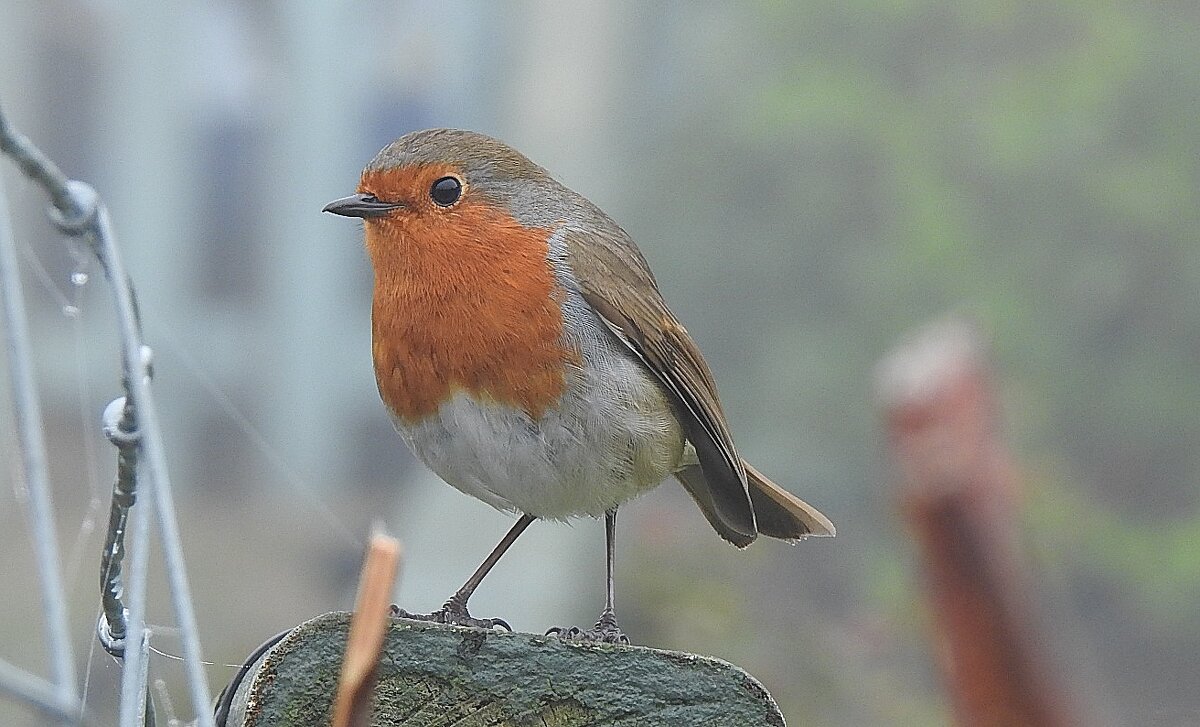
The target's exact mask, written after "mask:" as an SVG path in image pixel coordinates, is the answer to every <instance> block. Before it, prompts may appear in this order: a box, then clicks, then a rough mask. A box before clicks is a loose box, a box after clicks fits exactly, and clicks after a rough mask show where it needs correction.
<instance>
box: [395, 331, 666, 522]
mask: <svg viewBox="0 0 1200 727" xmlns="http://www.w3.org/2000/svg"><path fill="white" fill-rule="evenodd" d="M593 320H594V323H595V325H594V326H587V327H586V328H583V329H578V330H576V335H575V339H576V340H573V341H572V343H574V344H575V345H576V349H577V350H578V351H579V352H580V354H581V358H582V360H583V366H582V367H576V368H572V370H571V371H569V372H568V376H567V388H566V391H565V392H564V393H563V395H562V398H561V399H560V401H559V403H558V405H557V406H556V407H552V408H551V409H549V410H548V411H547V412H546V413H545V414H544V415H543V416H542V417H541V418H540V419H536V420H535V419H532V418H531V417H530V416H529V415H528V414H526V413H525V412H524V411H522V410H520V409H517V408H513V407H510V406H505V405H499V404H496V403H494V402H487V401H478V400H476V399H474V398H472V397H471V396H469V395H468V394H466V393H464V392H459V393H457V394H456V395H455V396H454V397H453V398H451V399H450V400H449V401H447V402H446V403H444V404H442V406H441V407H440V408H439V409H438V411H437V413H436V414H433V415H431V416H429V417H427V418H426V419H423V420H422V421H420V422H418V423H416V424H407V423H405V422H403V421H400V420H398V419H397V420H396V428H397V430H398V431H399V432H400V434H401V436H403V437H404V439H405V440H406V441H407V442H408V444H409V446H410V447H412V450H413V452H415V453H416V455H417V457H419V458H420V459H421V460H422V461H423V462H425V464H426V465H428V466H429V468H430V469H432V470H433V471H434V472H436V473H437V474H438V475H439V476H440V477H441V478H442V479H444V480H445V481H446V482H448V483H450V484H451V485H453V486H454V487H456V488H457V489H459V490H461V491H462V492H465V493H467V494H468V495H471V496H473V497H477V498H479V499H480V500H483V501H484V502H486V503H488V504H489V505H492V506H493V507H496V508H499V509H502V510H515V511H518V512H523V513H528V514H530V515H534V516H536V517H539V518H546V519H565V518H568V517H571V516H575V515H591V516H600V515H602V514H603V513H604V511H605V510H608V509H610V508H613V507H615V506H617V505H619V504H620V503H622V502H624V501H626V500H628V499H630V498H631V497H633V496H635V495H637V494H638V493H640V492H642V491H644V490H646V489H649V488H651V487H654V486H656V485H658V484H659V483H661V482H662V481H663V480H664V479H665V478H666V477H668V476H669V475H670V474H671V473H673V472H675V471H676V470H677V469H679V465H680V460H681V458H682V456H683V452H684V438H683V434H682V432H681V430H680V426H679V422H678V421H677V420H676V419H675V415H674V413H673V412H672V410H671V407H670V404H669V402H668V401H667V398H666V396H665V395H664V394H663V392H662V389H660V388H659V385H658V383H657V382H656V381H655V380H654V378H653V377H652V375H651V374H650V373H649V372H647V371H646V370H645V369H643V368H642V366H641V365H640V364H639V363H637V362H636V361H634V360H633V359H632V358H630V357H629V355H628V353H626V352H625V351H623V350H620V349H619V347H620V346H621V345H622V344H621V343H620V342H619V341H616V340H615V339H614V338H612V337H611V335H610V334H609V333H608V332H607V331H601V330H599V329H598V328H597V326H599V325H601V324H600V323H599V321H598V320H595V319H594V318H593Z"/></svg>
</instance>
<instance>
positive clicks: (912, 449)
mask: <svg viewBox="0 0 1200 727" xmlns="http://www.w3.org/2000/svg"><path fill="white" fill-rule="evenodd" d="M878 387H879V392H880V395H881V400H882V402H881V403H882V406H883V410H884V416H885V419H886V426H887V434H888V442H889V445H890V448H891V451H892V457H893V460H894V467H895V475H894V476H895V478H896V480H897V481H898V483H899V485H900V506H901V511H902V513H903V516H904V518H905V520H906V521H907V524H908V527H909V530H910V532H911V533H912V536H913V538H914V539H915V540H916V543H917V547H918V548H919V551H920V552H919V556H920V559H921V565H922V568H923V570H924V575H925V588H926V594H927V598H928V599H929V602H930V605H931V607H932V610H933V617H934V627H935V628H934V634H933V639H934V642H935V644H934V647H935V653H936V656H937V661H938V667H939V668H940V670H941V671H942V674H943V677H944V679H945V681H946V683H947V686H948V688H949V691H950V698H951V702H952V704H953V708H954V713H955V715H956V717H957V721H958V723H959V724H964V725H1068V724H1074V723H1075V722H1074V720H1073V719H1072V717H1071V710H1070V709H1069V708H1068V706H1067V703H1066V702H1065V701H1064V700H1063V698H1062V695H1061V692H1060V689H1059V688H1058V687H1057V686H1056V685H1055V684H1054V683H1053V680H1052V679H1050V677H1049V675H1048V673H1047V669H1046V662H1045V655H1044V653H1043V651H1042V648H1041V647H1042V645H1043V644H1044V643H1045V642H1044V641H1042V640H1040V639H1038V638H1035V635H1034V633H1033V631H1034V629H1033V628H1032V618H1031V614H1032V609H1031V607H1030V604H1029V601H1028V599H1027V598H1026V595H1027V594H1028V593H1029V591H1028V589H1027V588H1026V587H1025V577H1024V569H1023V566H1022V560H1021V554H1020V552H1019V550H1018V547H1017V539H1016V537H1015V536H1016V526H1015V523H1016V520H1015V507H1014V505H1015V502H1014V501H1015V497H1014V496H1015V494H1016V477H1015V473H1014V471H1013V467H1012V463H1011V458H1010V456H1009V453H1008V449H1007V447H1006V445H1005V442H1004V440H1003V438H1002V437H1001V435H1000V432H999V429H1000V426H999V424H1000V422H999V416H998V411H997V403H996V399H995V396H994V393H993V385H992V381H991V373H990V371H989V367H988V366H987V363H986V361H985V352H984V345H983V344H982V342H981V340H980V336H979V333H978V331H977V330H976V329H975V328H974V327H973V326H972V325H970V324H969V323H966V322H964V321H960V320H951V321H946V322H940V323H936V324H933V325H931V326H929V327H928V328H926V329H924V330H923V331H922V332H920V333H919V334H918V336H917V337H916V338H915V339H913V340H912V341H911V342H909V343H907V344H904V345H902V346H900V347H899V348H897V349H896V350H895V351H893V352H892V353H891V354H890V355H889V356H888V357H887V358H886V359H885V360H884V362H883V363H882V364H881V366H880V369H879V372H878Z"/></svg>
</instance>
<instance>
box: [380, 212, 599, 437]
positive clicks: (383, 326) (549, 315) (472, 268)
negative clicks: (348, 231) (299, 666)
mask: <svg viewBox="0 0 1200 727" xmlns="http://www.w3.org/2000/svg"><path fill="white" fill-rule="evenodd" d="M547 238H548V232H547V231H546V230H539V229H530V228H527V227H523V226H521V225H520V224H519V223H517V222H516V221H515V220H513V219H512V218H511V217H509V216H508V215H507V214H506V213H504V212H502V211H501V210H498V209H496V208H494V207H492V206H490V205H488V204H485V203H482V202H479V201H469V200H467V199H464V200H463V202H462V203H460V204H459V206H457V207H456V208H454V209H453V210H428V211H426V212H425V213H422V214H412V215H405V216H397V217H396V218H395V219H384V220H373V221H370V222H368V223H367V225H366V240H367V249H368V251H369V252H370V255H371V259H372V262H373V264H374V267H375V294H374V300H373V304H372V334H373V343H372V347H373V354H374V361H375V377H376V381H377V382H378V384H379V393H380V396H381V397H382V398H383V401H384V403H386V404H387V405H388V406H389V407H390V408H391V409H392V411H393V412H395V413H396V414H397V415H398V416H399V417H400V418H401V419H402V420H404V421H407V422H412V423H415V422H416V421H419V420H420V419H422V418H424V417H426V416H428V415H430V414H432V413H434V412H435V411H437V409H438V406H439V405H440V404H441V403H442V402H443V401H445V400H446V399H447V398H449V397H450V396H452V395H453V394H454V393H455V392H457V391H465V392H468V393H470V394H471V395H473V396H475V397H477V398H481V399H487V400H491V401H495V402H497V403H501V404H508V405H511V406H515V407H519V408H521V409H523V410H524V411H525V412H527V413H528V414H529V415H530V416H532V417H535V418H537V417H540V416H541V415H542V414H543V413H544V412H545V410H546V409H547V408H548V407H550V406H552V405H554V403H555V402H557V401H558V399H559V397H560V395H561V394H562V393H563V389H564V388H565V386H566V380H565V366H566V365H568V363H570V362H573V361H576V362H577V361H578V356H577V354H575V353H573V352H571V351H568V350H566V349H564V347H563V345H562V326H563V319H562V313H561V310H560V308H559V301H560V300H561V299H562V293H561V290H560V289H559V287H558V285H557V283H556V282H555V280H554V275H553V271H552V270H551V267H550V264H549V262H548V261H547V260H546V252H547V244H546V240H547Z"/></svg>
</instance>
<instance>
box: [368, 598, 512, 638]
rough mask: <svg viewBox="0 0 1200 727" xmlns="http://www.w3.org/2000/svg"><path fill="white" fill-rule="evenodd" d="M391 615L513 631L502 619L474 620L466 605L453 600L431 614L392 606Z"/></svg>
mask: <svg viewBox="0 0 1200 727" xmlns="http://www.w3.org/2000/svg"><path fill="white" fill-rule="evenodd" d="M392 615H393V616H398V617H400V618H409V619H413V620H415V621H430V622H433V623H439V624H453V625H455V626H470V627H472V628H477V629H494V628H496V627H497V626H499V627H500V628H502V629H504V630H505V631H509V632H511V631H512V630H513V629H512V626H509V625H508V622H507V621H505V620H504V619H502V618H475V617H474V616H472V615H471V614H470V613H469V612H468V611H467V606H466V604H464V603H460V602H459V601H457V600H455V599H453V598H451V599H450V600H449V601H446V603H445V605H443V606H442V607H441V608H439V609H438V610H436V611H434V612H433V613H409V612H408V611H405V610H404V609H402V608H397V607H396V606H392Z"/></svg>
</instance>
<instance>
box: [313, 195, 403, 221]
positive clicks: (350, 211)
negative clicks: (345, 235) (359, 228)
mask: <svg viewBox="0 0 1200 727" xmlns="http://www.w3.org/2000/svg"><path fill="white" fill-rule="evenodd" d="M403 206H404V205H402V204H400V203H399V202H384V201H383V200H380V199H376V198H375V197H374V195H370V194H352V195H350V196H349V197H342V198H341V199H335V200H333V201H332V202H330V203H329V204H327V205H325V207H324V208H322V209H321V211H322V212H332V213H333V214H335V215H341V216H343V217H362V218H364V219H366V218H370V217H383V216H384V215H386V214H387V213H388V212H391V211H392V210H394V209H399V208H401V207H403Z"/></svg>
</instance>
